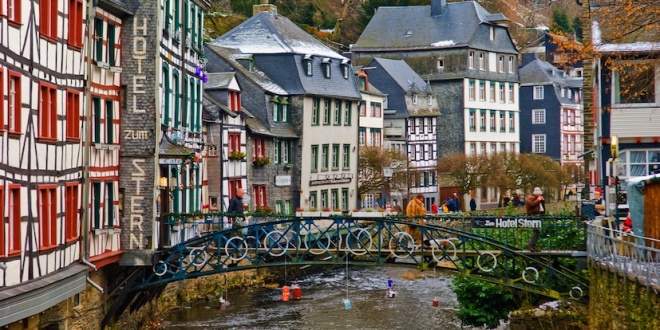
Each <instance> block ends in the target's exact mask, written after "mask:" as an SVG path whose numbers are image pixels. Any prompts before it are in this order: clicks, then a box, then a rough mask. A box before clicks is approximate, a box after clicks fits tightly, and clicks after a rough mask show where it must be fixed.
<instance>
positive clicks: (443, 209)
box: [442, 202, 449, 213]
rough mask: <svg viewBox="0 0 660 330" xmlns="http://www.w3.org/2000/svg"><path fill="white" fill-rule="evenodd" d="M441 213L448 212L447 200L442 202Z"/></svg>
mask: <svg viewBox="0 0 660 330" xmlns="http://www.w3.org/2000/svg"><path fill="white" fill-rule="evenodd" d="M442 213H449V205H447V202H443V203H442Z"/></svg>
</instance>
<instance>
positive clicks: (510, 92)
mask: <svg viewBox="0 0 660 330" xmlns="http://www.w3.org/2000/svg"><path fill="white" fill-rule="evenodd" d="M514 102H515V95H514V94H513V84H509V103H514Z"/></svg>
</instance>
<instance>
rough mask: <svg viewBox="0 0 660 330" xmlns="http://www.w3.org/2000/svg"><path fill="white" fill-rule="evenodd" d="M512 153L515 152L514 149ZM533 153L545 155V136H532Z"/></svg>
mask: <svg viewBox="0 0 660 330" xmlns="http://www.w3.org/2000/svg"><path fill="white" fill-rule="evenodd" d="M511 151H514V150H513V149H512V150H511ZM532 152H534V153H537V154H544V153H545V134H532Z"/></svg>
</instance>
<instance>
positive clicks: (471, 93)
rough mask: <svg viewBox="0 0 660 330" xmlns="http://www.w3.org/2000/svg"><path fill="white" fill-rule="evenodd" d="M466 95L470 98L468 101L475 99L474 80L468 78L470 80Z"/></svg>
mask: <svg viewBox="0 0 660 330" xmlns="http://www.w3.org/2000/svg"><path fill="white" fill-rule="evenodd" d="M468 96H469V98H470V101H474V100H475V81H474V80H470V82H469V83H468Z"/></svg>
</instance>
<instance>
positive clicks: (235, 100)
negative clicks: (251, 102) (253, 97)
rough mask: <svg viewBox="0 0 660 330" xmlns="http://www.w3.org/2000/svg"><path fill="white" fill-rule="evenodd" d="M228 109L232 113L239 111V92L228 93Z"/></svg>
mask: <svg viewBox="0 0 660 330" xmlns="http://www.w3.org/2000/svg"><path fill="white" fill-rule="evenodd" d="M229 109H230V110H231V111H234V112H240V111H241V92H238V91H229Z"/></svg>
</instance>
